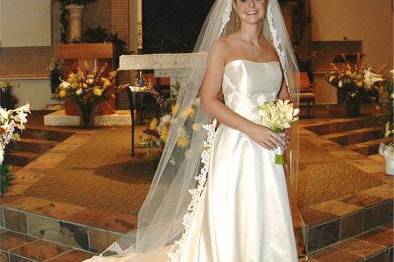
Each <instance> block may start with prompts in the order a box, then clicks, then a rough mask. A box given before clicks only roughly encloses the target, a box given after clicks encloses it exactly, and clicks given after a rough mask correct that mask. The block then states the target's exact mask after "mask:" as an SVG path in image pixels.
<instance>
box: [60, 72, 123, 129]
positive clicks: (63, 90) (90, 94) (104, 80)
mask: <svg viewBox="0 0 394 262" xmlns="http://www.w3.org/2000/svg"><path fill="white" fill-rule="evenodd" d="M107 67H108V66H107V65H105V66H103V67H102V68H101V70H99V71H94V72H90V71H89V67H88V66H87V65H85V68H84V69H83V70H82V69H77V70H76V71H75V72H73V73H71V74H69V75H68V78H67V80H62V82H61V84H60V85H59V88H58V97H59V99H61V100H71V101H73V102H75V103H76V104H78V106H79V107H80V109H81V116H82V120H83V124H84V125H88V124H89V121H90V115H91V112H92V110H93V108H94V107H95V106H96V105H97V104H99V103H101V102H104V101H107V100H108V99H109V98H110V97H111V96H113V94H112V93H111V92H109V88H110V87H113V86H114V83H115V78H116V71H112V72H110V73H108V76H107V77H105V76H104V75H105V71H106V69H107Z"/></svg>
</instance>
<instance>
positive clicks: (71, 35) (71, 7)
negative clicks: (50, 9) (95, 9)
mask: <svg viewBox="0 0 394 262" xmlns="http://www.w3.org/2000/svg"><path fill="white" fill-rule="evenodd" d="M58 1H59V2H60V3H61V5H62V15H61V22H62V25H63V33H62V40H63V41H62V42H64V41H65V38H67V37H68V41H69V42H72V41H79V40H80V39H81V24H82V23H81V20H82V10H83V9H84V7H85V6H86V5H87V4H89V3H93V2H96V1H97V0H58Z"/></svg>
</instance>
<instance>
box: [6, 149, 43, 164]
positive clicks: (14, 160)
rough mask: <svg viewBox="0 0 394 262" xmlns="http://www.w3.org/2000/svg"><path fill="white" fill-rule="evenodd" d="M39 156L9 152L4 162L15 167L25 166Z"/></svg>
mask: <svg viewBox="0 0 394 262" xmlns="http://www.w3.org/2000/svg"><path fill="white" fill-rule="evenodd" d="M39 156H40V154H37V153H32V152H20V151H12V150H11V151H9V152H8V153H7V156H6V159H5V162H6V163H7V164H11V165H16V166H21V167H23V166H25V165H27V164H28V163H30V162H32V161H33V160H34V159H36V158H37V157H39Z"/></svg>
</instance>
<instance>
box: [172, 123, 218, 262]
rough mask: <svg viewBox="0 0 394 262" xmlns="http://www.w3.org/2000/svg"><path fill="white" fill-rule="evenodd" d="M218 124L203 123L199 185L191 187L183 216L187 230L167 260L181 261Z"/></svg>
mask: <svg viewBox="0 0 394 262" xmlns="http://www.w3.org/2000/svg"><path fill="white" fill-rule="evenodd" d="M216 125H217V121H216V119H214V120H213V122H212V124H207V125H203V128H204V129H205V130H207V133H208V135H207V139H206V140H205V141H204V144H203V148H204V149H203V151H202V153H201V162H202V163H203V166H202V168H201V170H200V174H199V175H198V176H195V177H194V179H195V180H197V187H196V188H193V189H190V190H189V193H190V194H191V195H192V200H191V202H190V204H189V206H188V208H187V212H186V214H185V215H184V216H183V223H182V224H183V225H184V227H185V231H184V233H183V234H182V237H181V239H180V240H177V241H175V242H174V245H175V248H174V251H170V252H167V254H166V261H167V262H177V261H180V259H181V257H182V250H183V247H184V244H185V240H186V239H187V237H188V235H189V233H190V228H191V225H192V222H193V219H194V217H195V213H196V210H197V209H198V208H199V206H200V204H201V199H202V197H201V194H202V192H203V190H204V187H205V182H206V181H207V177H208V168H209V159H210V155H211V146H212V143H213V141H214V139H215V134H216V131H215V127H216Z"/></svg>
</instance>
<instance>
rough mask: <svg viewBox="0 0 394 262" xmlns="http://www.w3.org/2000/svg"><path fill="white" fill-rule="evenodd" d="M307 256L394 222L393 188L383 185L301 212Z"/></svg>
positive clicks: (313, 206)
mask: <svg viewBox="0 0 394 262" xmlns="http://www.w3.org/2000/svg"><path fill="white" fill-rule="evenodd" d="M300 211H301V215H302V217H303V219H304V224H305V226H304V232H305V234H306V237H305V242H304V246H305V254H307V255H309V254H311V253H314V252H316V251H318V250H320V249H324V248H327V247H329V246H331V245H334V244H336V243H338V242H340V241H344V240H346V239H350V238H353V237H355V236H357V235H360V234H362V233H364V232H367V231H369V230H372V229H374V228H377V227H380V226H382V225H384V224H386V223H389V222H392V221H393V187H392V186H391V185H390V184H382V185H380V186H376V187H372V188H369V189H366V190H362V191H359V192H357V193H354V194H350V195H347V196H344V197H341V198H337V199H333V200H329V201H326V202H322V203H318V204H315V205H312V206H309V207H306V208H304V209H301V210H300Z"/></svg>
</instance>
